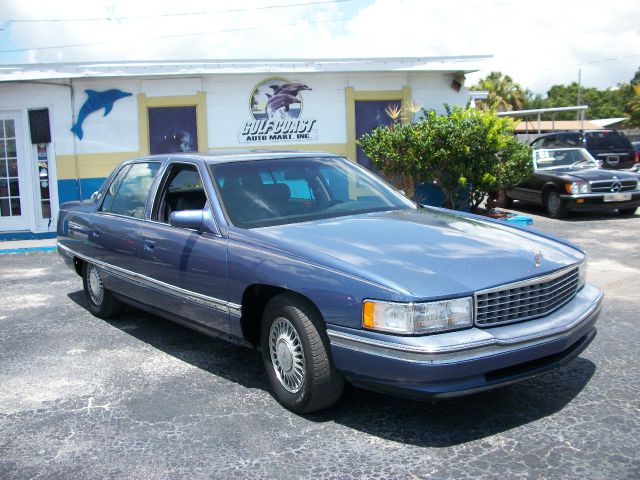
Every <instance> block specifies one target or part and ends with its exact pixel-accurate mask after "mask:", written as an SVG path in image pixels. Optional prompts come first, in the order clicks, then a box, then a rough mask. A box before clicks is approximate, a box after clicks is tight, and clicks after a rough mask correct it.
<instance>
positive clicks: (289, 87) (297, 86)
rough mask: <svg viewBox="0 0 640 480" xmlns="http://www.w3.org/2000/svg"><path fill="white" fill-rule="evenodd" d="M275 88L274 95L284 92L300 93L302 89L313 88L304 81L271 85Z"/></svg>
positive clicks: (286, 93) (290, 93) (294, 94)
mask: <svg viewBox="0 0 640 480" xmlns="http://www.w3.org/2000/svg"><path fill="white" fill-rule="evenodd" d="M269 87H271V88H272V89H273V94H274V95H279V94H281V93H284V94H285V95H293V96H294V97H295V96H296V95H298V93H299V92H300V91H301V90H311V89H310V88H309V87H308V86H307V85H305V84H304V83H285V84H282V85H269Z"/></svg>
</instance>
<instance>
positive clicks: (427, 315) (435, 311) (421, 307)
mask: <svg viewBox="0 0 640 480" xmlns="http://www.w3.org/2000/svg"><path fill="white" fill-rule="evenodd" d="M362 307H363V308H362V325H363V326H364V327H365V328H369V329H372V330H379V331H383V332H392V333H403V334H415V333H433V332H442V331H445V330H457V329H459V328H464V327H470V326H471V325H472V324H473V301H472V298H471V297H465V298H456V299H453V300H442V301H439V302H420V303H395V302H379V301H374V300H365V301H364V303H363V306H362Z"/></svg>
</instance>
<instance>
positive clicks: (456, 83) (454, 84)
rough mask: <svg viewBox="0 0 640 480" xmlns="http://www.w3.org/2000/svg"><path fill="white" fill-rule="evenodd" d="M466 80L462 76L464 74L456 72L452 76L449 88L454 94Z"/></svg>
mask: <svg viewBox="0 0 640 480" xmlns="http://www.w3.org/2000/svg"><path fill="white" fill-rule="evenodd" d="M466 79H467V78H466V77H465V76H464V72H457V73H454V74H453V79H452V80H451V88H452V89H453V90H455V91H456V92H459V91H460V89H461V88H462V86H463V85H464V81H465V80H466Z"/></svg>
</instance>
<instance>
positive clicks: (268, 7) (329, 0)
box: [0, 0, 357, 31]
mask: <svg viewBox="0 0 640 480" xmlns="http://www.w3.org/2000/svg"><path fill="white" fill-rule="evenodd" d="M353 1H357V0H318V1H311V2H302V3H287V4H278V5H264V6H262V7H246V8H226V9H220V10H202V11H198V12H178V13H160V14H153V15H131V16H120V17H89V18H26V19H14V20H9V21H8V22H5V23H4V24H2V25H0V31H2V30H5V29H6V28H8V27H9V26H10V25H12V24H15V23H72V22H106V21H116V22H119V21H122V20H140V19H148V18H163V17H165V18H166V17H187V16H196V15H209V14H213V13H237V12H248V11H258V10H274V9H279V8H295V7H309V6H314V5H324V4H329V3H346V2H353Z"/></svg>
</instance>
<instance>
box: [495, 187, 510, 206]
mask: <svg viewBox="0 0 640 480" xmlns="http://www.w3.org/2000/svg"><path fill="white" fill-rule="evenodd" d="M496 203H497V204H498V206H499V207H500V208H512V207H513V198H511V197H509V196H508V195H507V191H506V190H505V189H504V188H502V189H500V190H498V194H497V198H496Z"/></svg>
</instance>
